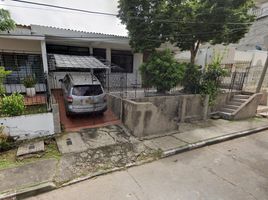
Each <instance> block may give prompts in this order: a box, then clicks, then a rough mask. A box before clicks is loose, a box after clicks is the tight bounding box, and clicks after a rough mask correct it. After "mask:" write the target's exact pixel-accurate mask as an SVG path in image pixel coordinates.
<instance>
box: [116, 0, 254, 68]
mask: <svg viewBox="0 0 268 200" xmlns="http://www.w3.org/2000/svg"><path fill="white" fill-rule="evenodd" d="M253 6H254V3H253V1H252V0H224V1H219V0H119V15H118V16H119V18H120V19H121V21H122V23H123V24H125V25H126V27H127V29H128V31H129V36H130V45H131V46H132V47H133V48H134V49H135V50H136V51H145V50H149V51H153V50H154V49H155V48H158V47H159V46H160V45H161V44H162V43H163V42H170V43H172V44H175V45H176V46H178V47H179V48H180V49H181V50H189V51H190V52H191V63H194V61H195V57H196V54H197V52H198V49H199V46H200V44H202V43H206V42H209V43H211V44H221V43H223V44H229V43H235V42H237V41H239V39H241V38H242V37H243V36H244V35H245V33H247V32H248V29H249V27H250V24H251V23H252V22H253V21H254V16H253V15H251V14H250V13H249V10H250V9H251V8H252V7H253Z"/></svg>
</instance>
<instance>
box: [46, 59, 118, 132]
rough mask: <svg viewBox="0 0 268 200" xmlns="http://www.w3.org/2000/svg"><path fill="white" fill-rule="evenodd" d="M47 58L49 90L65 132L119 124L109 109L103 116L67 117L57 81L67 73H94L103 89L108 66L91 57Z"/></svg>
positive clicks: (59, 84)
mask: <svg viewBox="0 0 268 200" xmlns="http://www.w3.org/2000/svg"><path fill="white" fill-rule="evenodd" d="M48 58H49V59H48V61H49V69H50V72H49V83H50V88H51V91H52V96H53V100H54V101H56V103H58V105H59V112H60V122H61V124H62V125H63V127H64V129H65V130H66V131H77V130H80V129H83V128H91V127H96V126H103V125H107V124H118V123H119V120H118V118H117V117H116V116H115V115H114V114H113V112H112V111H111V110H110V109H109V108H108V110H107V111H106V112H105V113H104V114H103V115H95V114H91V115H82V116H79V115H78V116H74V117H67V116H66V112H65V106H64V99H63V93H62V90H61V83H60V81H59V80H60V79H62V78H64V76H65V75H66V74H67V73H71V74H81V73H82V74H85V73H94V74H95V75H96V76H97V77H98V79H99V80H100V82H101V83H102V84H103V87H104V88H105V85H106V74H107V73H109V70H110V67H109V66H108V65H106V64H104V62H102V61H100V60H98V59H97V58H95V57H93V56H76V55H61V54H50V55H49V56H48Z"/></svg>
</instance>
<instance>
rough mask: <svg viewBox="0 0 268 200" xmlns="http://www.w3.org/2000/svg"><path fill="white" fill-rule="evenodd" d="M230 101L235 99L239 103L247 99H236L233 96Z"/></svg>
mask: <svg viewBox="0 0 268 200" xmlns="http://www.w3.org/2000/svg"><path fill="white" fill-rule="evenodd" d="M232 101H236V102H239V103H241V104H242V103H245V102H246V101H247V99H237V98H233V99H232Z"/></svg>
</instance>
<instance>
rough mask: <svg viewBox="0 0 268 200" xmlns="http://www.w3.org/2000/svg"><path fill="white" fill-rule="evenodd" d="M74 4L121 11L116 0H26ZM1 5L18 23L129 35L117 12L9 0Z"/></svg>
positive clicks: (78, 6) (59, 4)
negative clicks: (102, 13) (81, 10)
mask: <svg viewBox="0 0 268 200" xmlns="http://www.w3.org/2000/svg"><path fill="white" fill-rule="evenodd" d="M27 1H32V2H40V3H46V4H53V5H58V6H64V7H71V8H77V9H83V10H90V11H98V12H106V13H113V14H117V13H118V8H117V5H118V3H117V0H27ZM0 8H4V9H7V10H9V11H10V13H11V17H12V18H13V19H14V20H15V22H16V23H17V24H24V25H30V24H37V25H45V26H54V27H58V28H68V29H73V30H80V31H88V32H97V33H106V34H115V35H123V36H126V35H127V30H126V28H125V26H124V25H122V24H121V22H120V20H119V19H118V18H117V17H114V16H104V15H97V14H87V13H81V12H76V11H67V10H62V9H54V8H49V7H44V6H36V5H30V4H24V3H19V2H12V1H10V0H0Z"/></svg>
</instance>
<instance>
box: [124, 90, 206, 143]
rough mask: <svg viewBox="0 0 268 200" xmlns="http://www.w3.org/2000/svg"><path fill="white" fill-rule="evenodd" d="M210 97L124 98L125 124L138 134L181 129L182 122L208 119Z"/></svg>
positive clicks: (155, 133)
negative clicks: (179, 125) (179, 127)
mask: <svg viewBox="0 0 268 200" xmlns="http://www.w3.org/2000/svg"><path fill="white" fill-rule="evenodd" d="M207 116H208V97H206V98H203V97H202V96H201V95H177V96H155V97H145V98H141V99H135V101H131V100H124V101H123V118H122V121H123V123H124V125H125V126H126V127H127V128H128V129H129V130H130V132H131V133H132V134H133V135H135V136H137V137H140V138H142V137H148V136H152V135H161V134H166V133H169V132H174V131H178V124H179V123H180V122H181V123H182V122H191V121H195V120H204V119H207Z"/></svg>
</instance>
